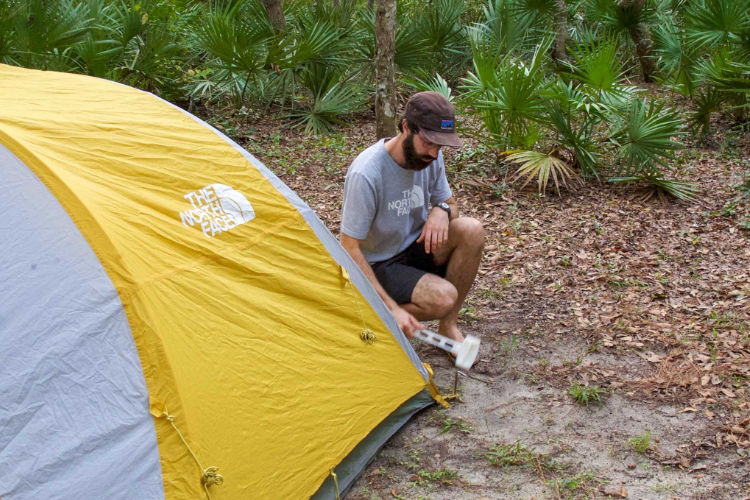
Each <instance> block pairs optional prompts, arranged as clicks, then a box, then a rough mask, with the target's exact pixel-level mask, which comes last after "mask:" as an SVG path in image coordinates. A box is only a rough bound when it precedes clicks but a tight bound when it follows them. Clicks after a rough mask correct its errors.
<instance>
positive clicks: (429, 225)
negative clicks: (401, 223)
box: [417, 196, 458, 253]
mask: <svg viewBox="0 0 750 500" xmlns="http://www.w3.org/2000/svg"><path fill="white" fill-rule="evenodd" d="M445 202H446V203H447V204H448V206H449V207H450V208H451V214H450V218H449V217H448V212H446V211H445V210H443V209H442V208H434V207H433V208H432V209H431V210H430V213H429V214H428V215H427V220H426V221H425V223H424V226H422V233H421V234H420V235H419V238H417V243H422V241H424V248H425V251H426V252H427V253H435V252H437V251H438V249H439V248H440V247H441V246H443V244H445V243H446V242H447V241H448V224H449V223H450V221H451V220H452V219H455V218H456V217H458V203H456V199H455V198H454V197H453V196H451V197H450V198H448V199H447V200H445Z"/></svg>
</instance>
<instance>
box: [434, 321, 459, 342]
mask: <svg viewBox="0 0 750 500" xmlns="http://www.w3.org/2000/svg"><path fill="white" fill-rule="evenodd" d="M438 333H439V334H440V335H444V336H445V337H448V338H449V339H453V340H455V341H456V342H463V341H464V336H463V335H461V332H460V331H459V329H458V326H457V325H448V326H444V325H442V324H441V325H440V328H438Z"/></svg>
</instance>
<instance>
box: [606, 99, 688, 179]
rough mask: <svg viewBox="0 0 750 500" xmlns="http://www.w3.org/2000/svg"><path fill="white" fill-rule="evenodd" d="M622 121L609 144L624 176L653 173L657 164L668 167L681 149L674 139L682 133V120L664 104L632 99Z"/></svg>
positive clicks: (681, 146) (680, 145)
mask: <svg viewBox="0 0 750 500" xmlns="http://www.w3.org/2000/svg"><path fill="white" fill-rule="evenodd" d="M624 118H625V121H624V126H623V127H622V128H621V129H620V130H618V131H617V132H615V134H614V136H613V138H612V141H613V142H614V143H615V144H616V145H617V146H618V147H619V155H620V157H621V158H622V160H623V166H624V171H625V174H626V175H638V174H640V173H641V172H644V171H645V172H648V171H652V170H654V169H655V167H656V165H657V164H659V165H663V166H667V165H668V163H667V162H666V160H667V159H669V158H671V157H672V155H673V153H674V151H675V150H677V149H681V148H683V147H684V146H683V145H682V144H681V143H679V142H677V141H675V140H674V139H673V137H676V136H679V135H681V134H682V121H681V120H680V119H679V117H678V116H677V114H676V113H675V112H673V111H668V110H665V109H664V105H663V104H656V103H655V102H654V101H651V102H650V103H649V104H648V105H647V104H646V103H645V102H644V101H643V100H641V99H634V100H633V102H632V103H631V105H630V108H629V109H628V111H627V114H626V115H625V117H624Z"/></svg>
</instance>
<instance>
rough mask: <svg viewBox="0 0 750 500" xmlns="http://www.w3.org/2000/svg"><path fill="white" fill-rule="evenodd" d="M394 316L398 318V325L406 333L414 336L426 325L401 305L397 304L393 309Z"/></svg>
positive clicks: (410, 336)
mask: <svg viewBox="0 0 750 500" xmlns="http://www.w3.org/2000/svg"><path fill="white" fill-rule="evenodd" d="M391 313H393V317H394V318H396V323H398V327H399V328H401V331H402V332H404V334H405V335H406V336H407V337H409V338H412V337H413V336H414V334H415V333H416V332H417V331H418V330H424V325H423V324H422V323H420V322H419V321H417V318H415V317H414V316H412V315H411V314H409V312H408V311H407V310H406V309H404V308H403V307H401V306H396V307H394V308H393V309H391Z"/></svg>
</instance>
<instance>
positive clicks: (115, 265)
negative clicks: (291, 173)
mask: <svg viewBox="0 0 750 500" xmlns="http://www.w3.org/2000/svg"><path fill="white" fill-rule="evenodd" d="M0 172H2V182H1V183H0V220H1V221H2V222H0V296H1V297H2V301H0V498H2V500H14V499H42V498H44V499H53V498H55V499H56V498H76V499H80V498H86V499H105V498H106V499H116V498H128V499H135V498H137V499H151V498H167V499H187V498H191V499H192V498H210V499H214V500H220V499H234V498H243V499H247V498H274V499H279V498H284V499H287V498H307V497H311V496H315V497H320V498H333V497H335V496H337V495H338V493H343V492H344V491H345V490H346V489H347V488H348V487H349V486H350V485H351V483H352V482H353V481H354V480H355V479H356V477H357V475H358V474H359V473H360V472H361V470H362V469H363V468H364V466H365V465H366V464H367V462H368V461H369V460H370V459H371V458H372V456H373V455H374V453H375V452H376V451H377V449H379V447H381V446H382V445H383V444H384V442H385V441H386V440H387V439H388V438H389V437H390V436H391V435H392V434H393V433H394V432H395V431H396V430H397V429H398V428H399V427H400V426H402V425H403V424H404V423H405V422H406V421H407V420H408V418H409V417H410V416H411V415H412V414H414V413H415V412H416V411H418V410H419V409H421V408H423V407H425V406H426V405H428V404H430V403H431V402H433V399H438V400H439V399H440V396H439V394H437V392H436V391H435V389H434V385H432V383H431V381H430V380H431V379H430V372H429V367H428V366H426V365H423V364H422V363H420V361H419V359H418V357H417V355H416V354H415V352H414V351H413V349H412V348H411V346H410V344H409V343H408V341H407V339H406V338H405V337H404V336H403V334H402V333H401V332H400V331H399V330H398V327H397V325H396V324H395V321H394V319H393V317H392V316H391V315H390V314H389V312H388V310H387V309H386V308H385V306H384V305H383V303H382V301H380V299H379V298H378V297H377V295H376V294H375V293H374V291H373V289H372V288H371V286H370V285H369V283H368V282H367V280H366V278H365V277H364V276H363V274H362V273H361V272H360V271H359V269H358V268H357V266H356V265H355V264H354V262H353V261H352V260H351V259H350V258H349V256H348V255H347V254H346V252H345V251H343V249H342V248H341V247H340V246H339V244H338V242H337V240H336V238H335V237H334V236H333V235H332V234H331V233H330V232H329V231H328V230H327V229H326V228H325V226H324V225H323V224H322V223H321V222H320V220H319V219H318V218H317V217H316V216H315V214H314V213H313V212H312V210H311V209H310V208H309V207H307V206H306V205H305V203H304V202H303V201H302V200H301V199H300V198H298V197H297V196H296V195H295V194H294V193H293V192H292V191H291V190H290V189H289V188H288V187H287V186H285V185H284V184H283V183H282V182H281V181H280V180H279V179H278V178H277V177H276V176H274V175H273V174H272V173H271V172H270V171H269V170H268V169H267V168H266V167H264V166H263V165H262V164H261V162H259V161H258V160H257V159H256V158H254V157H253V156H252V155H250V154H249V153H247V152H246V151H244V150H243V149H242V148H241V147H239V146H238V145H237V144H235V143H234V142H232V141H231V140H230V139H228V138H227V137H225V136H224V135H222V134H221V133H220V132H218V131H217V130H215V129H213V128H212V127H210V126H209V125H207V124H206V123H204V122H202V121H201V120H199V119H197V118H196V117H194V116H192V115H190V114H188V113H186V112H184V111H183V110H181V109H179V108H177V107H175V106H173V105H171V104H169V103H167V102H165V101H163V100H161V99H159V98H158V97H156V96H154V95H151V94H149V93H146V92H143V91H140V90H137V89H133V88H130V87H127V86H124V85H121V84H118V83H114V82H110V81H106V80H101V79H96V78H92V77H87V76H81V75H73V74H64V73H56V72H48V71H36V70H28V69H22V68H17V67H12V66H5V65H0Z"/></svg>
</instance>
